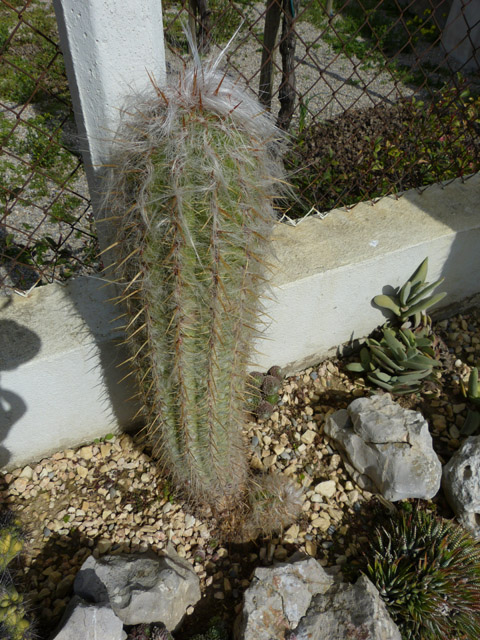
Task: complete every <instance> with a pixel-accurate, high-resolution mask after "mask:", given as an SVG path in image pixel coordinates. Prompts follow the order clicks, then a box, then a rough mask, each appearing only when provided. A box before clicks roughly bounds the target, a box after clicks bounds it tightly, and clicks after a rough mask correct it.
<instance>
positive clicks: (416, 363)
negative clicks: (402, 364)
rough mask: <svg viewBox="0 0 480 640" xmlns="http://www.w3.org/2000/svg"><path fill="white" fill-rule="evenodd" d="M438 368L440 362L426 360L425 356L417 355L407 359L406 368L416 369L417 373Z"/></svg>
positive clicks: (431, 359)
mask: <svg viewBox="0 0 480 640" xmlns="http://www.w3.org/2000/svg"><path fill="white" fill-rule="evenodd" d="M438 366H440V362H439V361H438V360H434V359H433V358H428V357H427V356H423V355H421V354H418V355H416V356H414V357H413V358H409V359H408V368H409V369H416V370H418V371H422V370H423V369H432V368H433V367H438Z"/></svg>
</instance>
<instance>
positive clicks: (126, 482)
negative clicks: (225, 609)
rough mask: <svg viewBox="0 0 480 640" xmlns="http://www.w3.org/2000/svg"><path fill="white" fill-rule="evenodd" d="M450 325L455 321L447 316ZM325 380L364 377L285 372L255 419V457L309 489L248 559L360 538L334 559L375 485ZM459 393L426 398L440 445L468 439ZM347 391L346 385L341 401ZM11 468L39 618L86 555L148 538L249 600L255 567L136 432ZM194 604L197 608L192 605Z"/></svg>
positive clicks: (61, 595) (324, 367) (218, 586)
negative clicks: (363, 471) (190, 500)
mask: <svg viewBox="0 0 480 640" xmlns="http://www.w3.org/2000/svg"><path fill="white" fill-rule="evenodd" d="M461 326H462V325H461V324H460V322H459V323H458V326H457V328H456V329H455V332H456V333H457V334H458V335H457V337H456V340H457V342H456V343H455V344H453V343H450V344H448V346H449V347H452V348H453V349H454V350H457V349H458V348H460V349H459V350H457V351H456V353H457V354H458V355H457V356H456V362H455V367H456V371H455V374H456V376H457V382H454V384H456V385H457V388H459V382H458V380H459V378H461V379H462V380H464V381H465V380H467V379H468V375H469V372H470V367H467V366H466V365H465V361H466V354H467V353H469V352H468V351H466V349H467V348H470V345H477V346H476V349H477V353H479V352H480V350H479V349H478V345H479V344H480V343H479V342H478V341H475V342H474V340H473V338H474V337H476V336H474V335H473V333H475V332H478V328H477V327H476V325H473V326H474V330H472V329H471V328H470V326H472V324H471V323H469V324H468V327H469V328H468V331H472V340H471V341H468V340H463V339H462V331H463V329H462V331H460V327H461ZM445 327H446V329H445V331H447V330H449V329H450V327H451V325H450V324H448V323H447V324H446V325H445ZM451 331H453V329H451ZM477 360H478V357H477ZM329 389H334V390H335V391H336V390H341V391H342V392H344V393H345V394H347V393H348V395H349V396H350V397H354V396H357V395H358V396H362V395H366V393H367V391H368V390H366V389H365V384H364V383H363V384H359V385H356V384H354V383H352V378H350V377H348V378H346V377H345V376H344V375H343V373H340V372H339V367H338V366H337V365H336V364H335V363H333V362H325V363H322V364H321V365H319V366H318V367H317V368H316V369H315V370H313V369H310V370H307V371H306V372H302V373H301V374H299V376H298V377H297V378H296V379H295V378H290V379H289V380H287V381H285V382H284V384H283V387H282V390H281V393H280V396H281V397H282V399H283V404H282V406H281V407H278V408H277V410H276V411H274V413H273V414H272V416H271V418H270V419H267V420H265V421H262V423H261V425H259V424H257V423H255V422H251V423H249V425H248V427H247V441H248V442H249V443H250V446H251V451H252V457H251V459H250V464H251V467H252V468H253V469H257V470H259V471H265V470H266V469H268V470H269V472H272V473H282V474H284V475H286V476H289V477H291V479H292V480H293V481H294V482H296V483H297V484H298V485H300V484H301V485H302V486H303V487H304V494H305V500H304V502H303V505H302V510H303V514H304V515H302V518H301V519H300V521H299V522H297V523H292V524H291V525H290V526H289V527H288V528H286V530H285V531H284V533H283V537H282V538H281V539H280V538H272V539H267V540H265V542H264V544H263V546H262V547H260V548H255V552H253V551H250V550H249V549H248V548H247V551H246V561H247V562H248V565H249V567H252V566H254V565H258V564H268V563H271V562H273V561H283V560H285V559H286V558H288V556H289V555H290V554H291V553H293V551H294V550H295V548H297V549H300V550H304V551H305V552H306V553H307V554H308V555H310V556H312V557H315V558H316V559H317V560H318V562H319V563H320V564H321V565H322V566H328V565H330V566H331V565H332V563H333V562H334V563H336V564H337V565H338V566H339V565H341V564H343V563H344V562H347V559H348V557H349V556H350V555H351V554H352V548H350V547H349V548H345V549H342V548H341V549H340V554H339V555H337V556H336V558H335V559H332V557H331V556H328V553H331V548H332V545H333V542H332V540H329V539H326V540H325V538H326V537H327V538H328V537H332V539H333V540H335V541H336V542H335V547H334V548H335V549H337V543H338V544H340V545H341V544H342V543H341V541H340V540H341V539H340V538H339V537H338V536H341V535H345V533H346V531H347V527H346V525H345V524H344V523H345V516H346V515H347V514H351V513H352V511H353V510H359V509H361V508H362V504H363V503H364V502H365V501H367V500H370V499H371V498H372V494H371V493H369V492H368V491H365V490H362V489H361V488H360V487H359V486H358V485H357V484H356V483H355V482H354V480H353V478H351V477H350V476H348V474H347V473H346V472H345V471H344V466H343V463H342V459H341V457H340V455H339V453H338V452H337V451H336V450H335V448H334V447H333V446H332V443H331V442H330V441H329V440H328V439H327V438H325V437H324V436H323V433H322V430H323V424H324V421H325V419H326V417H327V416H328V415H330V414H331V413H332V412H333V411H335V410H336V409H337V408H338V407H339V403H338V400H335V402H333V403H330V399H329V397H328V396H327V395H326V394H328V393H330V392H329V391H328V390H329ZM460 400H461V395H460V393H458V395H457V397H456V401H455V403H451V402H447V401H446V400H445V399H444V398H442V396H439V397H437V398H431V399H429V400H428V402H430V403H431V407H432V411H431V413H430V415H429V420H430V425H431V431H432V434H433V436H434V438H435V437H436V438H437V442H440V438H439V434H441V437H442V438H443V439H444V440H443V441H442V442H440V444H441V446H443V447H445V446H447V447H448V449H449V450H450V451H453V450H455V448H458V446H460V444H461V441H462V435H461V433H460V428H461V425H463V420H464V418H465V411H466V408H467V406H466V403H465V402H461V401H460ZM348 401H349V400H348V397H346V400H345V403H344V404H343V405H342V404H340V406H346V404H347V402H348ZM3 480H4V482H5V483H7V484H8V485H9V488H8V491H7V499H8V500H9V501H10V502H11V504H12V506H13V507H14V508H15V509H16V511H17V513H18V515H19V517H20V518H21V519H24V520H23V521H24V522H25V524H26V525H28V542H27V543H26V546H30V547H31V548H30V550H29V551H30V554H29V556H27V557H26V561H25V567H28V570H29V574H28V580H29V583H30V584H31V585H32V587H31V589H32V590H31V593H29V594H26V595H27V596H28V597H29V598H30V599H31V600H32V601H33V602H39V601H38V600H37V598H38V597H39V596H40V595H41V599H40V602H41V603H42V607H41V609H42V616H43V618H42V619H47V618H49V616H50V617H51V616H53V612H56V614H61V613H62V611H63V609H64V607H65V604H66V602H65V600H66V598H67V597H68V594H69V590H70V588H71V581H72V580H73V578H74V576H75V574H76V571H77V570H78V568H79V566H80V565H81V564H82V562H83V561H84V559H85V558H86V557H88V555H90V554H92V553H94V554H96V555H102V554H105V553H120V552H132V551H136V550H141V549H148V548H153V549H154V550H155V551H161V550H162V549H164V548H165V547H166V546H167V543H171V544H173V545H174V547H175V548H176V550H177V552H178V553H179V555H181V556H182V557H184V558H185V559H186V561H187V562H190V563H191V564H192V565H193V566H194V569H195V572H196V574H197V575H198V576H199V579H200V580H201V585H202V590H205V589H207V588H210V589H211V590H212V591H213V596H214V598H215V600H217V601H222V600H224V599H225V597H226V594H228V598H234V599H235V601H234V603H233V605H232V610H233V609H235V608H236V607H238V606H239V605H240V606H241V602H240V600H241V597H242V594H243V591H244V589H245V588H246V587H247V586H248V585H249V584H250V575H249V576H248V579H247V578H246V576H245V575H244V573H243V571H242V569H243V563H240V564H239V565H238V566H237V568H236V569H235V570H233V567H234V565H233V564H232V562H233V558H232V557H231V555H229V554H233V553H234V551H232V549H231V548H230V547H227V546H219V541H217V540H216V537H215V531H214V530H213V529H212V524H211V523H210V522H208V521H206V520H205V521H203V520H202V519H201V516H199V515H198V514H197V513H196V512H195V516H194V515H193V514H192V513H189V512H187V511H184V508H183V504H182V503H177V502H176V501H175V500H174V499H165V498H163V497H162V496H163V495H164V494H163V492H164V485H163V481H162V480H161V479H160V478H159V477H158V474H157V470H156V467H155V464H154V463H153V462H152V461H151V460H150V459H149V457H148V456H147V455H146V454H145V453H142V451H141V449H140V447H138V446H137V445H136V444H135V443H134V441H133V440H132V438H131V437H130V436H129V435H126V434H124V435H122V436H116V437H115V438H113V439H112V440H111V441H109V442H101V443H93V444H90V445H84V446H82V447H80V448H79V449H78V450H74V449H67V450H64V451H60V452H57V453H56V454H54V455H53V456H51V457H50V458H45V459H43V460H41V461H40V462H37V463H35V464H30V465H26V466H25V467H23V468H21V469H13V470H11V471H9V472H8V473H5V474H3ZM75 532H76V533H75ZM76 536H77V537H79V539H80V540H81V541H82V542H80V543H78V542H75V544H77V545H78V544H79V545H80V546H78V548H77V549H76V551H75V552H74V553H72V554H70V556H68V559H67V560H65V558H64V557H62V554H59V555H58V557H57V556H53V555H52V554H45V553H43V552H44V550H45V548H48V546H47V545H50V544H51V542H52V540H54V541H55V542H57V538H58V539H60V540H62V541H65V542H68V541H69V540H71V541H73V540H76ZM292 545H295V546H294V547H293V548H292ZM250 549H253V547H250ZM77 554H78V555H77ZM64 563H65V564H64ZM47 569H48V572H47V573H46V574H44V573H43V572H44V571H45V570H47ZM52 575H53V578H52ZM214 575H215V576H216V577H215V578H213V576H214ZM55 577H56V580H55V579H54V578H55ZM214 585H215V586H214ZM228 604H229V606H230V600H229V601H228ZM187 613H189V614H191V613H193V608H192V609H191V610H190V611H187Z"/></svg>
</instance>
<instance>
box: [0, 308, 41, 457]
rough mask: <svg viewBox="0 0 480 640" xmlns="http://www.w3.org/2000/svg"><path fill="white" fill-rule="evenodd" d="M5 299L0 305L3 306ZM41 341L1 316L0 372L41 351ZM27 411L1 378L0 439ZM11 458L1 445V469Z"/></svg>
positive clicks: (12, 321) (33, 333) (25, 329)
mask: <svg viewBox="0 0 480 640" xmlns="http://www.w3.org/2000/svg"><path fill="white" fill-rule="evenodd" d="M8 304H10V302H9V301H8V300H7V301H6V302H5V303H4V304H3V305H1V306H0V310H2V309H5V307H6V306H8ZM41 344H42V343H41V340H40V338H39V337H38V335H37V334H36V333H35V332H33V331H31V330H30V329H27V327H24V326H22V325H21V324H18V322H15V321H14V320H2V319H0V375H1V372H2V371H12V370H13V369H16V368H17V367H19V366H21V365H22V364H24V363H25V362H28V361H29V360H31V359H32V358H34V357H35V356H36V355H37V353H38V352H39V351H40V347H41ZM26 410H27V405H26V404H25V402H24V400H23V399H22V398H21V397H20V396H19V395H17V394H16V393H14V392H13V391H9V390H8V389H3V388H2V386H1V378H0V442H3V441H4V440H5V439H6V437H7V435H8V432H9V431H10V429H11V428H12V426H13V425H14V424H15V423H16V422H17V421H18V420H20V418H21V417H22V416H23V415H24V413H25V412H26ZM9 460H10V453H9V451H8V449H7V448H6V447H3V446H1V445H0V468H2V467H4V466H5V465H6V464H7V463H8V461H9Z"/></svg>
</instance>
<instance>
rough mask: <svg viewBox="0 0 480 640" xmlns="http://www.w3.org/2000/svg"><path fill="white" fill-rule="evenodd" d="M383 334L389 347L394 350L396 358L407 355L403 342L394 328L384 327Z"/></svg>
mask: <svg viewBox="0 0 480 640" xmlns="http://www.w3.org/2000/svg"><path fill="white" fill-rule="evenodd" d="M383 336H384V338H385V342H386V343H387V345H388V347H389V348H390V349H391V351H393V353H394V355H395V357H396V358H401V357H404V356H405V348H404V346H403V344H402V343H401V342H400V341H399V340H397V338H396V337H395V332H394V331H393V330H392V329H384V331H383Z"/></svg>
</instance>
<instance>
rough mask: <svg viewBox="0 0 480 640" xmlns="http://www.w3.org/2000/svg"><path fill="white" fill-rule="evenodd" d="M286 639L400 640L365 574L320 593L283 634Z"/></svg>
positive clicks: (394, 625)
mask: <svg viewBox="0 0 480 640" xmlns="http://www.w3.org/2000/svg"><path fill="white" fill-rule="evenodd" d="M286 637H287V638H289V640H347V639H350V638H351V639H352V640H354V639H357V638H358V639H360V638H361V640H401V634H400V631H399V629H398V627H397V626H396V624H395V623H394V622H393V620H392V619H391V617H390V615H389V613H388V611H387V608H386V606H385V604H384V602H383V600H382V599H381V597H380V595H379V593H378V591H377V589H376V588H375V586H374V585H373V584H372V583H371V582H370V580H369V579H368V578H367V577H366V576H362V577H360V578H359V579H358V580H357V582H356V583H355V584H353V585H351V584H334V585H333V586H332V587H331V588H330V589H329V590H328V591H327V592H326V593H320V594H318V595H316V596H315V597H314V598H313V599H312V603H311V605H310V607H309V609H308V611H307V613H306V615H305V616H304V617H303V618H302V619H301V621H300V624H299V625H298V627H297V628H296V629H295V630H294V631H293V632H292V633H290V635H287V636H286Z"/></svg>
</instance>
